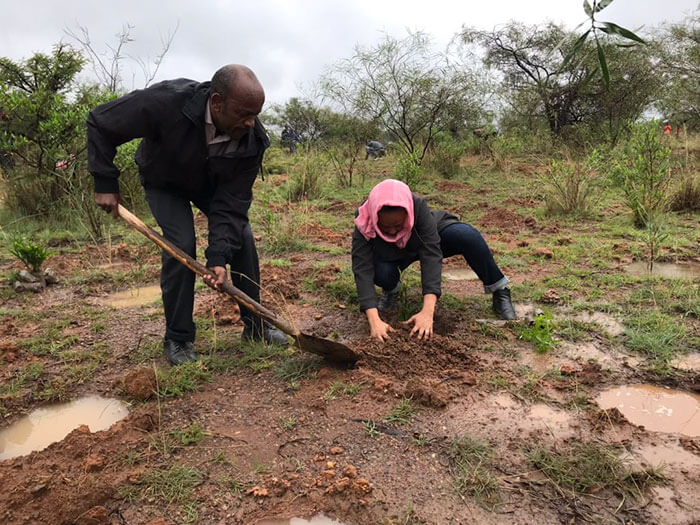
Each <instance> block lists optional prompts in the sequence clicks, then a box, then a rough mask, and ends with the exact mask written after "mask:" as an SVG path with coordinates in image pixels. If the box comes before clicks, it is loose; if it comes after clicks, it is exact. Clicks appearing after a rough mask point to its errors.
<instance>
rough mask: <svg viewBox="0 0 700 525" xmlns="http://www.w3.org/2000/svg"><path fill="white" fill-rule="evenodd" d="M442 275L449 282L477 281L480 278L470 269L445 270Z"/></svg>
mask: <svg viewBox="0 0 700 525" xmlns="http://www.w3.org/2000/svg"><path fill="white" fill-rule="evenodd" d="M442 275H443V276H444V277H445V279H447V280H448V281H476V280H478V279H479V277H478V276H477V275H476V274H475V273H474V272H473V271H472V270H470V269H469V268H455V269H454V270H443V272H442Z"/></svg>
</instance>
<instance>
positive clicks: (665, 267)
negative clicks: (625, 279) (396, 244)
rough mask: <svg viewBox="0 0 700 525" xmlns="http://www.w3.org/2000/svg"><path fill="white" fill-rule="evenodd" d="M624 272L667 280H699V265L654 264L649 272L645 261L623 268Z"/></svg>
mask: <svg viewBox="0 0 700 525" xmlns="http://www.w3.org/2000/svg"><path fill="white" fill-rule="evenodd" d="M625 271H626V272H627V273H629V274H632V275H639V276H646V275H658V276H659V277H666V278H668V279H700V264H692V263H685V264H680V263H654V268H653V270H652V271H651V272H649V267H648V265H647V263H646V261H637V262H634V263H632V264H630V265H628V266H625Z"/></svg>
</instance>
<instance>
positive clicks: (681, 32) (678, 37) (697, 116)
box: [658, 11, 700, 130]
mask: <svg viewBox="0 0 700 525" xmlns="http://www.w3.org/2000/svg"><path fill="white" fill-rule="evenodd" d="M659 43H660V44H659V45H660V56H659V69H660V71H661V75H662V79H663V89H662V91H661V93H660V97H659V102H658V106H659V108H660V109H661V111H662V112H663V113H664V115H665V116H666V117H668V118H672V119H673V120H675V121H676V122H686V123H687V124H688V125H689V126H690V127H691V129H695V130H697V129H700V11H696V12H695V13H694V15H693V16H691V17H689V18H688V19H686V20H685V21H684V22H683V23H680V24H673V25H670V26H666V27H665V28H664V29H663V30H662V32H661V34H660V35H659Z"/></svg>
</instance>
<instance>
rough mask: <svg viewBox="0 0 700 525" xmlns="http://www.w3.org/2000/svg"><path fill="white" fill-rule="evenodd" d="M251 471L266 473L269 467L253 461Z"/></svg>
mask: <svg viewBox="0 0 700 525" xmlns="http://www.w3.org/2000/svg"><path fill="white" fill-rule="evenodd" d="M253 472H254V473H255V474H267V473H268V472H270V467H268V466H267V465H265V463H259V462H258V461H253Z"/></svg>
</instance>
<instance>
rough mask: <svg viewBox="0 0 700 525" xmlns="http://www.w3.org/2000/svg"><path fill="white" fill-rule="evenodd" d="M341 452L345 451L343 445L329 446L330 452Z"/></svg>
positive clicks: (335, 453) (336, 453)
mask: <svg viewBox="0 0 700 525" xmlns="http://www.w3.org/2000/svg"><path fill="white" fill-rule="evenodd" d="M343 452H345V449H344V448H343V447H331V454H333V455H334V456H337V455H338V454H342V453H343Z"/></svg>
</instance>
